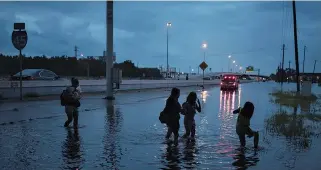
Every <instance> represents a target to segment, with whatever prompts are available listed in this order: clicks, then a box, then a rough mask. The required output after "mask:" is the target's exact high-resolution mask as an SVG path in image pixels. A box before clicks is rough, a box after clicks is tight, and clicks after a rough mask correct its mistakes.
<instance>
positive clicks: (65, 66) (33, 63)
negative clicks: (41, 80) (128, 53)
mask: <svg viewBox="0 0 321 170" xmlns="http://www.w3.org/2000/svg"><path fill="white" fill-rule="evenodd" d="M22 63H23V66H22V67H23V69H48V70H51V71H53V72H55V73H56V74H57V75H59V76H91V77H101V76H105V72H106V63H105V61H104V60H103V58H94V57H87V58H76V57H68V56H54V57H47V56H33V57H26V56H24V57H23V62H22ZM114 67H115V68H119V69H121V70H122V75H123V77H128V78H138V77H143V76H144V77H145V78H154V79H159V78H162V75H161V73H160V70H159V69H158V68H138V67H136V66H135V64H134V63H133V62H132V61H130V60H126V61H124V62H121V63H114ZM19 71H20V58H19V57H18V56H8V55H3V54H1V53H0V75H2V76H10V75H14V74H16V73H18V72H19Z"/></svg>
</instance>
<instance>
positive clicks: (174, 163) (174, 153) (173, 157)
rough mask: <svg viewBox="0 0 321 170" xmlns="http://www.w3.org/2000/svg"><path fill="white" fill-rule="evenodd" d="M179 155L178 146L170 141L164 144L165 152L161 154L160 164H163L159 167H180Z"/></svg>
mask: <svg viewBox="0 0 321 170" xmlns="http://www.w3.org/2000/svg"><path fill="white" fill-rule="evenodd" d="M180 160H181V155H180V152H179V148H178V147H177V146H175V145H173V144H172V143H167V144H166V149H165V153H164V154H163V155H162V160H161V162H162V164H163V165H165V167H164V168H161V169H168V170H169V169H180V166H179V164H180V163H181V161H180Z"/></svg>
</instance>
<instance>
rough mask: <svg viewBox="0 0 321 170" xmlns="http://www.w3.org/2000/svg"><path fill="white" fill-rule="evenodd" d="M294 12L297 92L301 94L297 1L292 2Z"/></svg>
mask: <svg viewBox="0 0 321 170" xmlns="http://www.w3.org/2000/svg"><path fill="white" fill-rule="evenodd" d="M292 10H293V32H294V50H295V69H296V91H297V92H300V80H299V79H300V68H299V50H298V35H297V25H296V24H297V23H296V8H295V0H293V1H292Z"/></svg>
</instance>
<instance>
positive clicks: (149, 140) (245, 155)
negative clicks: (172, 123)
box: [0, 82, 321, 170]
mask: <svg viewBox="0 0 321 170" xmlns="http://www.w3.org/2000/svg"><path fill="white" fill-rule="evenodd" d="M275 88H278V85H277V84H276V83H270V82H266V83H251V84H243V85H241V87H240V89H239V90H238V91H236V92H222V91H220V90H219V88H217V87H214V88H211V89H207V90H206V91H204V92H201V91H197V93H198V95H199V97H200V98H201V101H202V106H203V111H202V113H200V114H197V115H196V116H195V120H196V125H197V128H196V142H189V141H186V140H183V139H180V141H179V144H178V146H174V145H172V143H167V142H166V141H165V139H164V134H165V132H166V127H165V126H164V125H163V124H161V123H160V122H159V120H158V116H159V112H160V111H161V110H162V109H163V107H164V103H165V100H166V97H165V96H167V94H168V93H169V92H168V91H165V92H164V91H156V92H144V93H130V94H120V95H119V96H118V97H117V96H116V97H117V100H116V101H115V103H116V104H114V105H113V104H112V103H109V104H105V103H104V101H103V100H101V99H98V98H97V99H84V100H83V103H86V104H83V105H82V107H84V108H82V110H86V111H82V112H81V113H80V118H79V124H80V127H79V129H78V130H74V129H73V128H67V129H66V128H64V127H63V123H64V121H65V116H64V113H60V115H58V116H54V117H52V118H49V119H37V120H35V121H27V122H24V123H14V124H7V125H3V126H0V136H1V138H0V168H1V169H8V170H9V169H10V170H12V169H26V170H29V169H42V170H45V169H50V170H52V169H86V170H87V169H91V170H92V169H108V170H111V169H126V170H127V169H128V170H135V169H137V170H141V169H150V170H151V169H210V170H215V169H247V168H248V169H260V170H264V169H269V170H270V169H298V170H300V169H305V168H306V167H307V165H309V168H308V169H309V170H314V169H315V170H317V169H320V168H319V166H318V161H319V160H318V158H319V157H318V156H319V155H320V153H321V145H320V143H321V140H320V138H319V135H318V134H319V133H320V130H319V129H320V125H319V124H320V123H319V119H317V118H316V119H313V118H311V116H310V117H309V119H308V118H306V117H305V116H301V115H302V114H301V113H300V110H301V109H300V108H299V109H298V110H299V111H297V114H295V113H293V114H292V112H293V108H287V107H285V106H280V105H278V104H276V103H273V102H271V96H269V93H270V92H272V90H273V89H275ZM284 88H287V89H291V88H292V89H294V88H295V85H294V84H286V85H285V87H284ZM187 91H188V90H184V91H182V94H181V97H180V102H181V103H183V101H184V100H185V99H186V96H187ZM313 91H314V92H315V93H317V94H320V93H321V90H320V88H318V87H314V88H313ZM137 96H141V97H139V98H138V97H137ZM129 98H135V100H131V102H126V101H127V100H128V99H129ZM136 98H137V99H136ZM246 101H252V102H253V103H254V105H255V113H254V116H253V118H252V120H251V127H252V129H253V130H258V131H259V133H260V143H259V149H258V150H255V149H253V138H247V148H246V149H245V150H242V149H239V141H238V136H237V135H236V133H235V124H236V119H237V115H233V114H232V111H233V109H236V108H238V107H240V106H242V105H243V104H244V103H245V102H246ZM56 103H58V102H56ZM90 103H91V104H90ZM58 104H59V103H58ZM58 107H59V105H58ZM309 107H310V106H309ZM41 108H42V109H41V110H39V112H50V111H51V110H50V109H52V108H53V106H52V105H51V106H50V107H49V106H48V108H49V109H47V110H46V109H44V106H42V107H41ZM33 109H34V112H36V110H37V107H36V106H33ZM281 110H285V111H287V112H289V113H290V114H283V115H281V116H278V115H279V114H278V115H277V116H276V113H277V112H280V111H281ZM310 110H313V108H310ZM20 111H21V112H23V109H22V110H20ZM310 112H311V111H310ZM16 114H17V113H16ZM35 114H42V113H35ZM57 114H58V113H57ZM305 114H308V113H305ZM17 116H18V115H17ZM312 117H313V115H312ZM183 133H184V126H183V122H182V118H181V129H180V135H182V134H183Z"/></svg>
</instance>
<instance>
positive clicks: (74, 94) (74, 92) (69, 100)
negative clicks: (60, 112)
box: [60, 78, 81, 128]
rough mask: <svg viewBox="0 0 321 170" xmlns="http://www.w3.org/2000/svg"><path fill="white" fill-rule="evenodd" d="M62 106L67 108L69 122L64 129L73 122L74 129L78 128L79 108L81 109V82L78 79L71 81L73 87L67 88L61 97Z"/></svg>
mask: <svg viewBox="0 0 321 170" xmlns="http://www.w3.org/2000/svg"><path fill="white" fill-rule="evenodd" d="M60 99H61V105H63V106H65V112H66V114H67V117H68V119H67V121H66V122H65V124H64V127H68V126H69V124H70V123H71V122H72V121H73V125H74V128H77V127H78V115H79V113H78V108H79V107H80V101H79V100H80V99H81V92H80V88H79V81H78V80H77V79H76V78H72V79H71V86H70V87H67V88H66V90H64V91H63V92H62V94H61V96H60Z"/></svg>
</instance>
